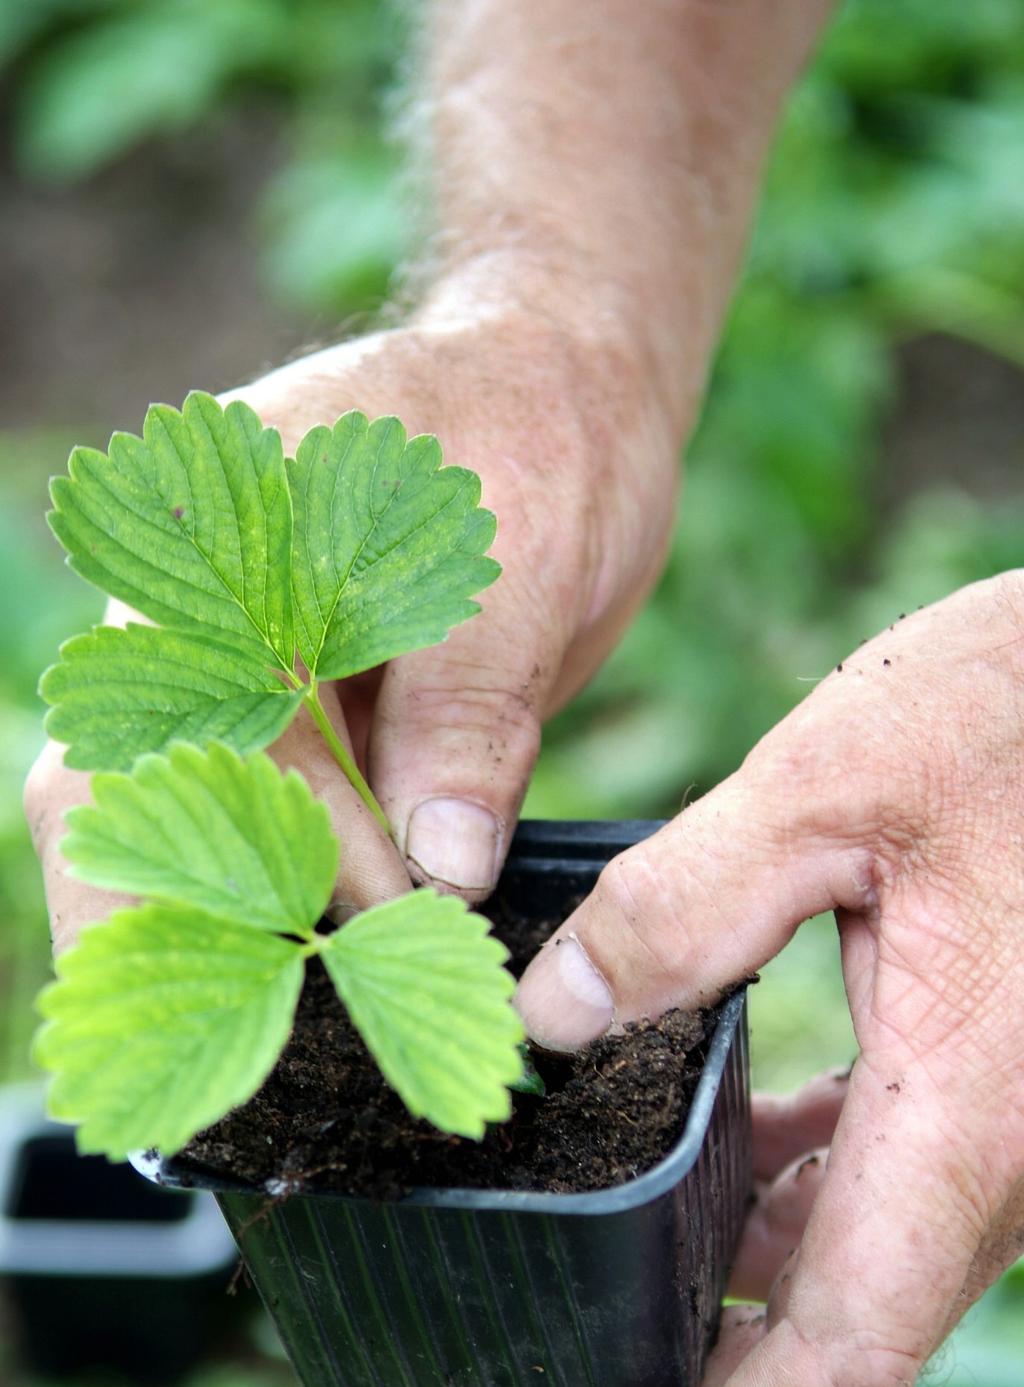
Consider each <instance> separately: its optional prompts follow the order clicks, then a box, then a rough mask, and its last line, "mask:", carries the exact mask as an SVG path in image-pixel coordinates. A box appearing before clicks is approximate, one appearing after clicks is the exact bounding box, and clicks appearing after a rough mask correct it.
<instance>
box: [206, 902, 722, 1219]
mask: <svg viewBox="0 0 1024 1387" xmlns="http://www.w3.org/2000/svg"><path fill="white" fill-rule="evenodd" d="M488 914H490V915H491V916H492V918H494V921H495V933H496V934H498V936H499V937H500V938H501V939H502V940H503V941H504V943H505V944H506V946H507V947H508V948H509V949H510V951H511V953H512V960H511V962H510V964H509V967H510V968H511V969H512V971H513V972H514V973H516V974H517V975H518V973H520V972H521V971H522V969H523V968H524V967H525V965H526V963H527V962H528V961H529V959H530V957H531V956H532V955H533V953H534V952H535V950H536V948H537V946H538V944H539V943H540V942H541V940H542V939H543V938H545V937H547V935H548V934H550V932H551V931H552V930H553V929H554V927H555V925H556V924H557V923H558V922H557V921H549V922H547V924H545V925H543V926H538V925H537V924H536V922H534V921H526V920H522V919H517V918H516V917H515V916H514V914H513V913H512V912H511V911H508V910H505V909H502V907H500V906H498V905H496V906H495V907H494V908H493V909H490V910H488ZM712 1019H713V1014H700V1015H694V1014H691V1013H685V1012H681V1011H676V1012H670V1013H668V1015H666V1016H664V1017H662V1019H661V1020H660V1021H658V1022H656V1023H653V1024H652V1023H649V1022H643V1023H640V1024H637V1025H634V1026H630V1027H629V1028H628V1029H627V1031H626V1033H625V1034H624V1035H622V1036H616V1037H604V1038H602V1039H601V1040H599V1041H597V1042H595V1043H594V1044H593V1045H591V1046H590V1047H588V1049H586V1050H584V1051H582V1052H580V1053H579V1054H577V1055H554V1054H551V1053H549V1052H545V1051H538V1052H536V1053H535V1054H534V1057H533V1058H534V1063H535V1065H536V1068H537V1070H538V1072H539V1073H540V1075H541V1077H542V1078H543V1079H544V1082H545V1085H546V1087H547V1096H546V1097H544V1098H536V1097H532V1096H529V1095H525V1094H518V1093H516V1094H513V1100H514V1112H513V1116H512V1118H511V1120H510V1121H509V1122H507V1123H502V1124H500V1125H496V1126H494V1127H491V1128H489V1129H488V1131H487V1133H486V1135H485V1137H484V1139H483V1140H482V1141H479V1142H476V1141H470V1140H467V1139H464V1138H461V1137H454V1136H449V1135H447V1134H446V1133H444V1132H440V1131H438V1130H437V1129H436V1128H435V1127H432V1126H431V1125H430V1124H429V1123H428V1122H425V1121H422V1120H420V1119H416V1118H414V1117H412V1116H411V1115H410V1114H409V1113H408V1112H407V1110H406V1108H405V1107H404V1105H403V1104H402V1102H401V1100H400V1099H399V1098H398V1096H397V1095H396V1094H395V1093H394V1092H393V1091H392V1090H391V1089H390V1088H389V1087H388V1086H387V1084H386V1083H385V1082H384V1079H383V1078H382V1076H381V1074H380V1071H379V1070H378V1069H377V1067H376V1065H375V1063H374V1062H373V1060H372V1058H371V1057H370V1055H369V1053H368V1051H367V1049H366V1047H365V1046H364V1044H363V1042H362V1040H361V1039H360V1037H359V1035H358V1034H357V1033H356V1031H355V1029H354V1028H353V1027H352V1025H351V1024H350V1023H349V1020H348V1017H347V1015H346V1012H345V1010H344V1008H343V1006H342V1005H341V1003H340V1001H339V1000H338V998H337V995H336V994H335V992H334V989H333V987H332V986H331V983H330V979H329V978H328V977H327V974H326V972H325V971H324V969H323V967H322V965H321V964H320V963H319V962H318V961H316V960H314V961H313V963H312V964H311V966H310V969H309V974H308V977H307V981H306V985H305V987H304V989H303V994H302V999H301V1001H300V1003H299V1009H298V1013H297V1016H296V1024H295V1029H294V1032H293V1034H292V1038H291V1040H290V1042H289V1044H288V1046H287V1048H286V1049H285V1051H284V1053H283V1054H282V1056H281V1059H280V1061H279V1063H278V1065H277V1067H276V1068H275V1069H274V1071H273V1073H272V1074H271V1075H270V1077H269V1078H268V1080H267V1082H266V1083H265V1084H264V1086H263V1088H262V1089H261V1090H260V1091H259V1093H257V1094H256V1096H255V1097H254V1098H253V1099H252V1100H251V1101H250V1102H249V1103H247V1104H246V1105H245V1106H244V1107H242V1108H239V1109H237V1110H236V1111H235V1112H233V1113H230V1114H229V1115H228V1116H227V1117H225V1118H224V1119H223V1120H222V1121H221V1122H218V1123H217V1124H216V1125H215V1126H214V1127H211V1128H209V1129H208V1130H207V1131H205V1132H203V1133H201V1134H200V1135H199V1136H198V1137H196V1138H195V1140H194V1141H193V1142H192V1143H191V1144H190V1145H189V1146H188V1147H187V1148H186V1149H185V1151H184V1152H183V1153H182V1157H183V1160H184V1161H186V1162H187V1163H188V1164H189V1165H191V1166H193V1167H196V1166H199V1167H202V1168H203V1169H204V1170H206V1171H208V1172H214V1173H219V1174H225V1175H227V1174H230V1175H231V1176H233V1177H234V1178H236V1179H239V1178H240V1179H243V1180H245V1181H247V1182H251V1183H253V1184H255V1185H258V1186H262V1187H263V1188H265V1189H266V1190H267V1191H268V1193H271V1194H278V1193H281V1194H283V1193H293V1192H298V1191H300V1190H303V1189H330V1190H335V1191H338V1192H342V1193H348V1194H360V1195H366V1196H369V1197H371V1198H380V1199H390V1198H398V1197H401V1196H402V1195H403V1194H405V1193H407V1192H408V1191H409V1190H410V1189H411V1188H413V1187H416V1186H420V1187H424V1186H428V1187H433V1188H448V1189H450V1188H463V1189H513V1190H547V1191H556V1192H563V1193H567V1192H579V1191H585V1190H597V1189H607V1188H610V1187H612V1186H614V1185H619V1184H622V1183H624V1182H625V1181H628V1180H631V1179H633V1178H634V1177H635V1176H637V1175H639V1174H642V1173H643V1172H644V1171H645V1170H649V1169H650V1168H651V1167H652V1166H653V1165H656V1164H657V1162H658V1161H659V1160H660V1159H661V1158H662V1157H663V1156H664V1155H666V1154H667V1152H668V1151H669V1149H670V1148H671V1147H672V1145H673V1144H674V1142H675V1141H676V1139H677V1138H678V1136H679V1134H680V1132H681V1131H682V1126H683V1122H684V1120H685V1116H686V1113H687V1110H688V1108H689V1104H690V1100H691V1097H692V1094H693V1090H694V1088H695V1087H696V1083H697V1079H698V1077H699V1075H700V1069H701V1065H702V1064H703V1059H704V1045H703V1041H704V1039H705V1034H706V1030H707V1027H708V1024H709V1022H710V1021H711V1020H712Z"/></svg>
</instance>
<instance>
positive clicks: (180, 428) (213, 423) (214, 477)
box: [49, 391, 294, 669]
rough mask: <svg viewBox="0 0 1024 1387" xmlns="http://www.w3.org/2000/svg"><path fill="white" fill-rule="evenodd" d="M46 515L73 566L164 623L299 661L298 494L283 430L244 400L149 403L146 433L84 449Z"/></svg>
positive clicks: (57, 485) (198, 396)
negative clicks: (295, 623)
mask: <svg viewBox="0 0 1024 1387" xmlns="http://www.w3.org/2000/svg"><path fill="white" fill-rule="evenodd" d="M68 471H69V475H68V476H66V477H57V478H55V479H54V481H53V484H52V488H51V494H52V496H53V502H54V507H55V509H54V510H52V511H51V512H50V515H49V520H50V525H51V527H52V528H53V531H54V534H56V536H57V538H58V539H59V540H60V542H61V544H63V546H64V548H65V549H66V550H67V551H68V555H69V561H70V564H71V567H72V568H74V569H75V571H76V572H77V573H80V574H81V575H82V577H83V578H86V579H88V581H89V582H90V583H95V585H96V586H97V587H98V588H102V590H103V591H104V592H106V593H109V594H110V595H111V596H113V597H119V598H121V600H122V601H124V602H127V603H128V604H129V606H131V607H133V608H134V609H135V610H136V611H139V612H143V613H144V614H145V615H146V616H148V617H150V618H151V619H152V620H153V621H157V622H160V623H161V624H162V625H165V626H176V627H188V628H191V629H195V628H197V627H198V628H199V629H201V630H204V631H206V633H207V634H208V635H212V636H218V635H219V637H220V639H221V640H223V641H226V642H228V643H230V644H231V645H232V646H234V647H235V648H237V649H241V650H246V651H248V652H250V653H251V654H253V655H255V656H256V657H258V658H262V659H264V660H268V659H270V660H272V661H273V662H274V663H276V664H278V665H280V666H281V667H283V668H285V669H290V668H291V664H292V660H293V656H294V638H293V629H292V611H291V585H290V567H291V543H292V513H291V500H290V496H289V492H288V484H287V479H286V475H285V465H284V456H283V453H282V450H281V439H280V437H279V436H278V434H277V432H276V431H275V430H274V429H265V428H263V426H262V425H261V424H260V421H259V419H258V418H257V416H256V415H255V414H254V413H253V411H252V410H251V409H249V408H248V406H247V405H244V404H241V403H239V402H237V401H236V402H235V403H233V404H230V405H228V407H227V409H221V407H220V405H219V404H218V403H217V401H216V400H215V399H213V397H212V396H210V395H205V394H202V393H200V392H198V391H197V392H195V393H193V394H191V395H189V397H188V399H187V400H186V401H185V405H184V408H183V409H182V410H181V411H180V412H179V411H178V410H176V409H172V408H171V407H170V406H169V405H152V406H151V407H150V409H149V410H148V412H147V414H146V421H145V425H144V427H143V437H142V438H136V437H135V435H134V434H128V433H116V434H114V436H113V438H112V439H111V440H110V448H109V452H108V453H107V454H104V453H101V452H98V451H97V450H96V449H94V448H76V449H75V450H74V452H73V453H72V454H71V459H70V462H69V464H68Z"/></svg>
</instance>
